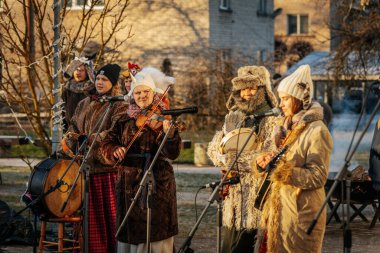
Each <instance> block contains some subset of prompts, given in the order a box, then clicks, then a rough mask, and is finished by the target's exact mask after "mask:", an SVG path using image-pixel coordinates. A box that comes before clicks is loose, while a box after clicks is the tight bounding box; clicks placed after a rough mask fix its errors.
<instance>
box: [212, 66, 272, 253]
mask: <svg viewBox="0 0 380 253" xmlns="http://www.w3.org/2000/svg"><path fill="white" fill-rule="evenodd" d="M269 76H270V75H269V72H268V70H267V69H266V68H265V67H262V66H260V67H258V66H245V67H241V68H239V70H238V76H237V77H235V78H234V79H232V93H231V95H230V97H229V99H228V102H227V105H226V106H227V109H228V111H229V112H228V114H227V115H226V117H225V122H224V125H223V129H222V131H218V132H216V134H215V136H214V138H213V140H212V141H211V142H210V144H209V147H208V155H209V157H210V158H211V160H212V161H213V163H214V164H215V165H216V166H218V167H221V168H222V169H224V170H227V169H228V168H229V167H230V166H231V164H232V163H233V161H234V160H235V156H236V154H237V153H238V152H237V151H236V150H221V149H220V144H221V143H222V140H223V138H224V137H225V136H226V135H227V134H228V133H230V132H231V131H233V130H235V129H238V128H240V127H243V128H248V129H255V133H254V135H253V136H252V138H253V139H254V142H253V143H254V144H253V145H252V146H251V145H250V148H248V147H247V148H246V149H245V150H244V151H243V152H242V155H241V156H240V157H239V158H238V160H237V163H236V164H235V165H234V167H233V168H232V170H233V173H234V174H237V175H238V176H239V177H240V183H239V184H237V185H231V186H229V190H228V195H227V196H226V198H225V199H224V202H223V226H224V232H223V234H224V238H223V247H222V252H224V253H235V252H236V253H237V252H253V249H254V242H255V239H254V238H255V235H256V232H257V226H258V224H259V221H260V211H259V210H257V209H256V208H254V202H255V199H256V191H257V189H258V186H259V181H258V179H257V178H256V177H255V175H254V174H253V173H252V169H251V167H250V163H251V160H252V159H253V157H254V156H255V155H257V154H258V153H260V152H261V150H267V149H269V148H270V147H269V145H270V143H271V142H270V136H271V132H272V129H273V126H274V124H273V119H274V117H262V118H257V119H249V118H246V116H248V115H253V114H257V113H263V112H267V111H269V110H271V109H272V108H274V107H276V105H277V101H276V99H275V96H274V94H273V93H272V89H271V84H270V77H269ZM254 126H255V128H253V127H254ZM240 142H241V141H240Z"/></svg>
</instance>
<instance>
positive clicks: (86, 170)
mask: <svg viewBox="0 0 380 253" xmlns="http://www.w3.org/2000/svg"><path fill="white" fill-rule="evenodd" d="M113 104H114V103H113V102H112V101H110V103H109V106H108V107H107V110H106V111H105V112H104V113H103V115H102V117H101V119H102V120H101V121H100V120H98V121H97V123H96V124H95V126H94V128H93V129H92V130H91V132H90V134H89V136H91V135H92V133H93V132H94V129H96V127H97V126H98V125H99V122H100V125H99V128H98V130H97V132H96V134H95V137H94V141H93V142H92V143H91V146H90V148H89V149H88V150H87V153H86V155H85V157H84V158H83V161H82V163H81V165H80V167H79V169H78V173H77V175H76V177H75V179H74V182H73V184H72V187H71V189H70V191H69V193H68V194H67V197H66V200H65V201H64V203H63V205H62V207H61V212H63V211H64V210H65V208H66V205H67V203H68V200H69V198H70V196H71V194H72V192H73V190H74V188H75V187H76V182H77V181H78V179H79V176H80V175H82V174H83V175H84V184H85V186H84V189H85V193H84V203H83V207H82V210H83V214H84V217H83V229H82V231H83V232H82V236H83V245H82V252H84V253H87V252H88V197H89V186H88V185H89V183H88V180H89V178H90V174H89V173H90V172H89V168H88V166H86V165H87V159H88V157H89V155H90V153H91V151H92V149H93V147H94V144H95V141H96V139H97V138H98V136H99V133H100V130H101V129H102V126H103V125H104V122H105V121H106V119H107V118H108V114H109V113H110V111H111V108H112V106H113ZM87 142H88V138H86V139H85V140H84V141H83V143H82V144H81V146H80V147H79V149H78V151H77V153H76V154H75V156H74V157H73V159H72V160H71V162H70V164H69V165H68V166H67V168H66V170H65V172H64V173H63V175H62V176H61V178H60V180H62V178H63V177H64V175H65V174H66V173H67V171H68V169H69V168H70V167H71V165H72V164H73V163H74V161H75V159H76V158H77V157H78V155H79V154H80V152H81V151H82V150H84V148H85V147H86V144H87ZM83 172H84V173H83Z"/></svg>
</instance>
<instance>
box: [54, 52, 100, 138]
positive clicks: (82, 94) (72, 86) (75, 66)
mask: <svg viewBox="0 0 380 253" xmlns="http://www.w3.org/2000/svg"><path fill="white" fill-rule="evenodd" d="M65 76H66V77H68V80H67V81H66V82H65V84H64V86H63V88H62V94H61V98H62V100H63V102H65V103H64V120H63V132H66V131H67V129H68V128H69V124H70V121H71V118H72V116H73V115H74V112H75V109H76V107H77V106H78V103H79V102H80V101H81V100H82V99H84V98H86V97H87V96H89V95H93V94H95V92H96V89H95V85H94V79H95V78H94V74H93V69H92V68H91V65H90V63H89V61H88V60H87V59H86V58H76V59H74V60H73V61H72V62H71V63H70V65H69V67H68V68H67V70H66V71H65Z"/></svg>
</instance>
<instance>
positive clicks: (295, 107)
mask: <svg viewBox="0 0 380 253" xmlns="http://www.w3.org/2000/svg"><path fill="white" fill-rule="evenodd" d="M310 72H311V71H310V67H309V66H308V65H302V66H300V67H299V68H298V69H297V70H296V71H295V72H293V73H292V74H291V75H289V76H287V77H286V78H284V79H282V80H281V82H280V83H279V84H278V86H277V91H276V94H277V95H275V92H273V91H272V88H271V83H270V78H269V72H268V70H267V69H265V68H264V67H262V66H260V67H259V66H245V67H241V68H240V69H239V70H238V76H237V77H235V78H234V79H232V93H231V95H230V97H229V99H228V102H227V105H226V106H227V109H228V114H227V115H226V116H225V121H224V125H223V128H222V130H221V131H217V132H216V134H215V136H214V138H213V140H212V141H211V142H210V144H209V147H208V155H209V157H210V158H211V160H212V161H213V163H214V164H215V165H216V166H218V167H221V168H223V170H224V171H227V172H228V170H230V173H231V176H239V178H240V182H239V183H238V184H236V185H230V186H229V187H228V193H227V194H226V196H225V199H224V201H223V226H224V228H225V229H224V233H223V246H222V252H223V253H227V252H228V253H230V252H232V253H237V252H260V253H264V252H292V253H294V252H296V253H298V252H300V253H301V252H321V251H322V241H323V236H324V231H325V221H326V212H325V211H324V212H323V213H322V215H321V216H320V218H319V219H318V221H317V223H316V225H315V227H314V230H313V231H312V233H311V235H308V234H307V229H308V227H309V226H310V225H311V223H312V221H313V219H314V217H315V215H316V214H317V212H318V210H319V208H320V207H321V205H322V204H323V202H324V199H325V191H324V185H325V183H326V181H327V177H328V171H329V164H330V156H331V151H332V137H331V135H330V132H329V130H328V128H327V126H326V124H325V123H324V118H323V107H322V106H321V105H320V104H319V103H318V102H316V101H313V100H312V95H313V83H312V80H311V73H310ZM278 101H279V102H278ZM276 106H279V108H280V109H281V111H282V114H281V115H279V116H268V117H249V116H250V115H261V114H262V113H265V112H268V111H270V110H271V108H274V107H276ZM241 128H250V129H251V130H254V131H255V132H254V134H253V136H252V138H253V139H254V141H253V143H252V144H250V145H247V146H249V148H247V150H243V151H242V152H241V155H240V156H239V157H237V158H236V155H237V153H238V152H237V150H236V149H229V150H223V149H222V148H221V147H223V145H222V146H221V144H223V140H224V137H226V136H228V134H229V133H231V131H234V130H235V132H238V131H237V129H241ZM239 131H240V130H239ZM285 147H286V148H285ZM279 153H281V154H282V155H281V156H278V154H279ZM275 158H278V160H276V161H277V162H276V163H275V164H274V165H273V164H272V163H271V161H272V160H273V159H275ZM268 164H270V165H271V166H274V168H271V169H273V171H272V173H271V174H270V175H269V179H270V181H271V184H270V188H269V193H268V195H267V196H266V199H264V200H265V201H264V202H262V203H264V204H263V205H262V206H261V207H258V206H257V205H255V201H256V199H257V198H258V192H259V190H260V187H261V184H262V181H263V180H264V178H265V177H266V176H267V175H266V173H267V172H266V170H267V169H268V166H267V165H268ZM228 176H230V175H228Z"/></svg>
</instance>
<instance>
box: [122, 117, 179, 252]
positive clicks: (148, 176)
mask: <svg viewBox="0 0 380 253" xmlns="http://www.w3.org/2000/svg"><path fill="white" fill-rule="evenodd" d="M177 117H178V115H175V116H172V120H171V124H170V127H169V129H168V133H169V132H170V131H171V130H172V128H173V127H174V123H175V122H176V120H177ZM167 139H168V134H165V136H164V138H163V140H162V142H161V144H160V146H159V147H158V149H157V152H156V154H155V156H154V158H153V160H152V162H151V163H150V165H149V168H148V169H147V171H146V172H145V174H144V176H143V178H142V179H141V181H140V184H139V188H138V190H137V192H136V194H135V196H134V197H133V198H132V202H131V205H130V206H129V208H128V210H127V213H126V214H125V216H124V219H123V221H122V222H121V224H120V226H119V228H118V229H117V232H116V237H117V236H118V235H119V234H120V231H121V228H122V227H123V226H124V224H125V223H126V221H127V218H128V217H129V215H130V213H131V212H132V209H133V207H134V206H135V204H136V202H137V199H138V198H139V196H140V194H141V191H142V189H143V188H144V187H146V186H147V188H148V194H147V200H146V203H147V214H146V215H147V219H146V221H147V223H146V226H147V227H146V244H147V247H148V253H150V252H151V243H150V237H151V219H152V216H151V214H152V210H151V208H152V206H153V198H152V192H153V183H152V182H153V174H152V172H153V166H154V164H155V163H156V160H157V158H158V156H159V155H160V153H161V150H162V148H163V147H164V144H165V143H166V140H167Z"/></svg>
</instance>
